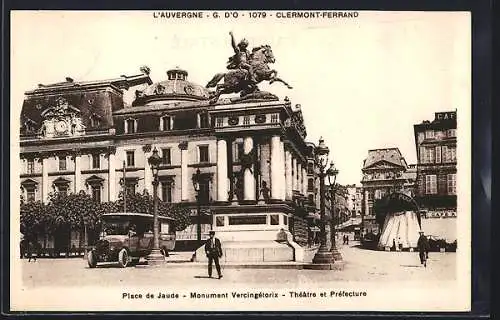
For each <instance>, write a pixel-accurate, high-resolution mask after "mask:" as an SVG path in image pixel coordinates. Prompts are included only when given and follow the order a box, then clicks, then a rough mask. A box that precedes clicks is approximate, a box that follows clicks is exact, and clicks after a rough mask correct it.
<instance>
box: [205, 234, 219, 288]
mask: <svg viewBox="0 0 500 320" xmlns="http://www.w3.org/2000/svg"><path fill="white" fill-rule="evenodd" d="M205 253H206V255H207V258H208V276H209V277H210V278H212V262H214V263H215V268H216V269H217V274H218V275H219V279H220V278H222V273H221V271H220V264H219V258H221V257H222V246H221V244H220V240H219V239H217V238H216V237H215V231H210V238H209V239H208V240H207V242H206V243H205Z"/></svg>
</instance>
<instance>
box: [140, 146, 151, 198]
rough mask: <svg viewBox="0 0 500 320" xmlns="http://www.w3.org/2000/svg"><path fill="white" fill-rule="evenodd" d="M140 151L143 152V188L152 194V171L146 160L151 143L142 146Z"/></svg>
mask: <svg viewBox="0 0 500 320" xmlns="http://www.w3.org/2000/svg"><path fill="white" fill-rule="evenodd" d="M142 151H143V152H144V190H145V191H147V192H148V193H149V194H150V195H153V172H152V171H151V166H150V165H149V161H148V159H149V156H150V154H149V153H150V152H151V145H150V144H146V145H144V146H142Z"/></svg>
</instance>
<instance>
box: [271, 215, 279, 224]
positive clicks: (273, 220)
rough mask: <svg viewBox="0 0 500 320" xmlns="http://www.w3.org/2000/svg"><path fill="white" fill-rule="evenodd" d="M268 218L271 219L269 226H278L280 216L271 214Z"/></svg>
mask: <svg viewBox="0 0 500 320" xmlns="http://www.w3.org/2000/svg"><path fill="white" fill-rule="evenodd" d="M270 217H271V225H272V226H276V225H278V224H280V216H278V215H277V214H272V215H271V216H270Z"/></svg>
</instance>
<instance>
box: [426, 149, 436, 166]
mask: <svg viewBox="0 0 500 320" xmlns="http://www.w3.org/2000/svg"><path fill="white" fill-rule="evenodd" d="M425 152H426V154H427V155H426V159H425V160H426V163H434V162H435V161H436V149H435V148H434V147H429V148H425Z"/></svg>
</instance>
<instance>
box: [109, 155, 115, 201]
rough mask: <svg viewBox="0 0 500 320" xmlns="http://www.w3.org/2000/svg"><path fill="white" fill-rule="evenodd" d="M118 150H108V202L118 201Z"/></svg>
mask: <svg viewBox="0 0 500 320" xmlns="http://www.w3.org/2000/svg"><path fill="white" fill-rule="evenodd" d="M115 152H116V149H115V148H114V147H113V148H108V201H115V200H116V159H115Z"/></svg>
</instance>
